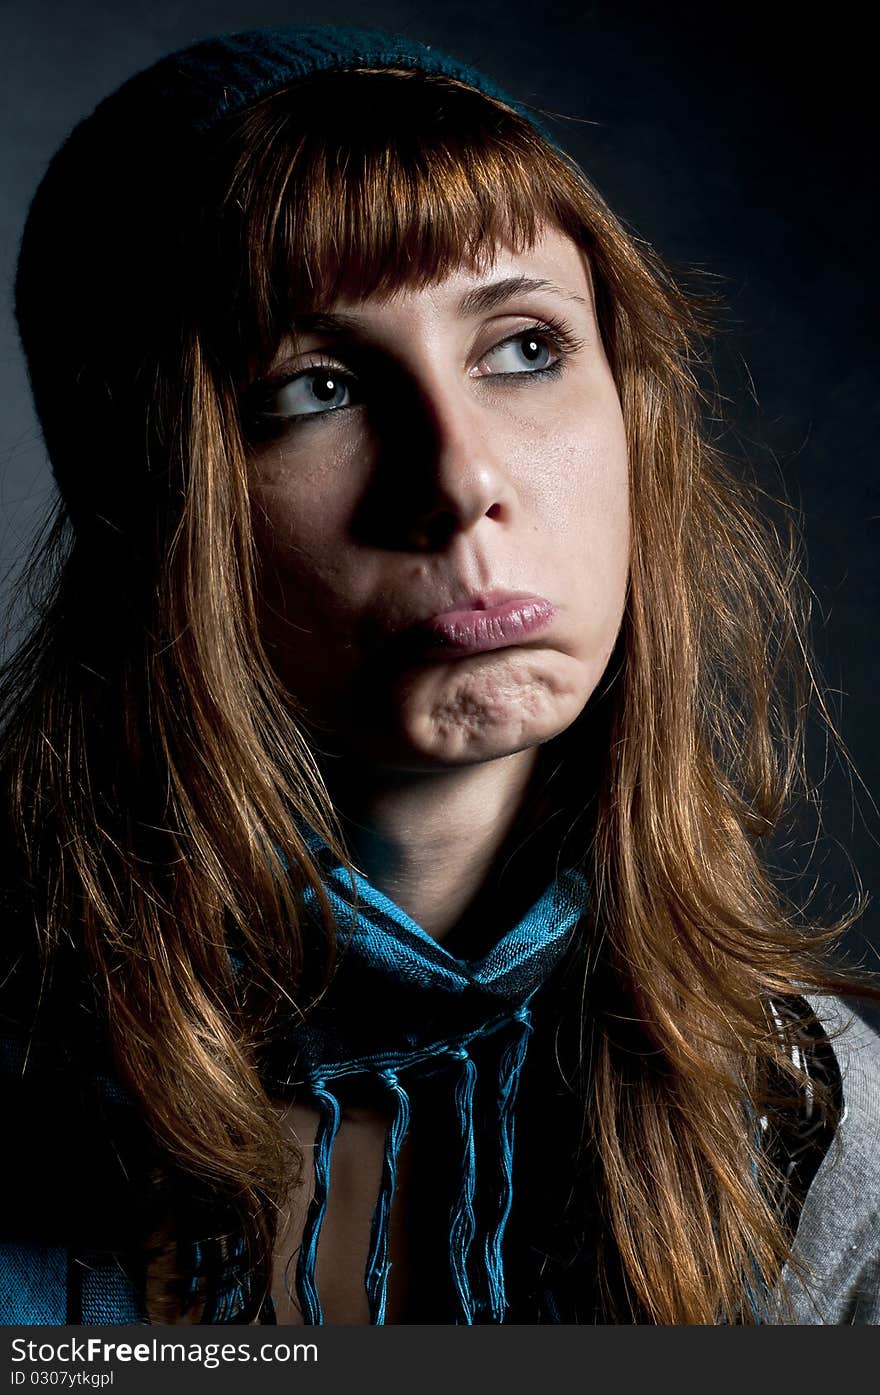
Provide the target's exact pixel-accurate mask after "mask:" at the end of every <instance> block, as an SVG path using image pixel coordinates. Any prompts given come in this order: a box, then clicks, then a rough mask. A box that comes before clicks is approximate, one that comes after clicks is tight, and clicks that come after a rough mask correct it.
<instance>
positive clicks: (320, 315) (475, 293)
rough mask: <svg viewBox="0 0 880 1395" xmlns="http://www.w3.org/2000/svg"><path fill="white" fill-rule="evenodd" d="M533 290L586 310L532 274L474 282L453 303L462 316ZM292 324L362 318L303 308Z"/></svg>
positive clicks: (358, 323)
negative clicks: (479, 282) (469, 288)
mask: <svg viewBox="0 0 880 1395" xmlns="http://www.w3.org/2000/svg"><path fill="white" fill-rule="evenodd" d="M534 291H550V292H551V294H553V295H558V296H561V297H562V299H563V300H569V301H573V302H575V304H577V305H583V306H584V308H585V309H587V310H589V308H590V304H589V301H587V300H585V299H584V297H583V296H581V295H575V293H574V292H573V291H566V290H564V289H563V287H562V286H557V285H556V284H555V282H553V281H546V280H544V279H543V278H536V277H533V276H506V277H505V278H504V279H503V280H502V281H493V282H491V284H490V285H488V286H475V287H474V289H473V290H470V291H467V292H466V293H465V295H463V296H462V298H461V300H460V301H459V302H458V305H457V307H456V309H457V313H458V314H459V316H461V317H462V318H463V319H464V318H469V317H473V316H474V315H480V314H483V315H484V314H486V313H487V311H489V310H494V309H496V307H497V306H499V305H503V304H505V302H507V301H508V300H513V299H514V297H515V296H519V295H529V294H530V293H532V292H534ZM293 328H294V330H295V331H298V332H299V333H308V332H312V333H317V334H340V333H351V332H355V333H357V332H358V331H362V330H363V328H364V322H363V320H362V318H361V317H360V316H359V315H349V314H346V313H344V312H342V311H322V310H312V311H304V312H303V313H302V314H298V315H294V317H293Z"/></svg>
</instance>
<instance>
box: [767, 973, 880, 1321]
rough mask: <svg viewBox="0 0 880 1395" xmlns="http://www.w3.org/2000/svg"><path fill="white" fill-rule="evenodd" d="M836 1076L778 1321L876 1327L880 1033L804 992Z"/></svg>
mask: <svg viewBox="0 0 880 1395" xmlns="http://www.w3.org/2000/svg"><path fill="white" fill-rule="evenodd" d="M808 1002H809V1003H810V1006H811V1007H812V1008H813V1010H814V1012H815V1013H816V1015H817V1017H818V1018H819V1020H820V1021H821V1023H822V1025H823V1026H824V1027H825V1029H826V1031H827V1032H828V1033H829V1034H830V1036H831V1039H832V1046H833V1050H834V1054H835V1057H836V1059H837V1063H838V1066H839V1068H840V1075H841V1081H842V1093H843V1112H842V1115H841V1118H840V1122H839V1125H838V1128H837V1132H836V1135H835V1138H834V1141H833V1143H832V1145H831V1147H830V1148H829V1150H828V1152H827V1154H826V1156H825V1158H824V1159H823V1161H822V1163H821V1165H820V1166H819V1168H818V1170H817V1172H816V1174H815V1177H814V1178H813V1180H812V1183H811V1185H810V1187H809V1190H808V1192H807V1195H806V1197H805V1200H804V1204H803V1207H802V1209H801V1214H800V1219H799V1222H798V1227H797V1232H796V1234H795V1239H794V1244H793V1247H792V1258H793V1261H794V1263H793V1264H789V1265H786V1268H785V1270H784V1271H783V1276H782V1278H783V1284H784V1286H785V1288H786V1290H787V1293H788V1296H789V1300H790V1303H791V1313H790V1315H788V1316H786V1317H784V1318H783V1319H782V1321H784V1322H788V1323H795V1324H798V1325H800V1324H804V1325H807V1324H810V1325H812V1324H825V1323H833V1324H847V1325H849V1324H860V1325H861V1324H878V1325H880V1036H878V1034H877V1032H876V1031H874V1030H873V1028H872V1027H870V1026H869V1025H868V1024H867V1022H865V1021H864V1020H863V1019H862V1018H861V1017H860V1016H859V1015H858V1014H857V1012H856V1011H855V1009H854V1008H853V1007H851V1006H850V1005H849V1004H848V1003H845V1002H844V1001H842V1000H841V999H840V998H835V997H818V996H810V997H809V998H808Z"/></svg>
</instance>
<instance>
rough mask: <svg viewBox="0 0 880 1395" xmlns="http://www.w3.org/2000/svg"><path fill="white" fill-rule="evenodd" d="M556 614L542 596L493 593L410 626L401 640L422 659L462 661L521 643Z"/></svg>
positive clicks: (544, 626)
mask: <svg viewBox="0 0 880 1395" xmlns="http://www.w3.org/2000/svg"><path fill="white" fill-rule="evenodd" d="M555 614H556V607H555V605H553V603H552V601H548V600H547V599H546V597H544V596H536V595H534V594H531V593H526V592H510V591H493V592H488V593H481V594H479V595H477V596H472V597H471V598H470V599H469V600H468V602H467V603H466V604H465V605H464V606H458V607H456V608H455V609H454V610H444V611H442V612H441V613H440V614H438V615H434V616H432V617H431V618H430V619H429V620H425V621H422V622H421V623H420V624H418V625H413V626H412V627H411V628H410V629H408V630H407V631H406V632H405V634H404V636H403V639H404V642H405V646H406V648H407V650H408V651H409V652H410V653H411V654H413V653H414V654H416V655H418V656H419V657H421V658H426V659H431V658H439V659H450V658H463V657H465V656H466V655H468V654H487V653H489V652H490V651H491V650H493V649H506V648H508V647H509V646H510V645H514V644H521V643H523V642H524V641H526V640H528V639H530V638H531V637H532V636H533V635H537V634H540V633H541V631H542V630H546V629H547V627H548V625H549V624H550V623H551V621H552V620H553V617H554V616H555Z"/></svg>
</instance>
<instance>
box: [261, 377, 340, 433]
mask: <svg viewBox="0 0 880 1395" xmlns="http://www.w3.org/2000/svg"><path fill="white" fill-rule="evenodd" d="M353 390H354V378H352V377H351V375H350V374H348V373H343V372H342V371H341V370H340V369H337V368H331V367H329V366H322V365H319V366H317V367H312V368H307V369H304V370H303V371H302V372H300V373H296V374H294V376H293V377H292V378H288V379H287V381H286V382H283V383H279V384H277V385H276V386H274V387H272V388H271V389H268V390H267V391H264V392H263V393H262V394H261V400H260V402H259V403H258V405H257V406H256V409H255V413H254V415H255V418H256V421H257V423H258V424H259V423H260V422H262V423H263V424H265V425H271V424H272V423H273V422H275V423H279V422H288V421H291V420H297V419H299V418H301V417H308V416H322V415H325V414H326V413H329V412H333V411H336V410H337V409H338V408H339V407H350V406H352V405H353V398H354V392H353Z"/></svg>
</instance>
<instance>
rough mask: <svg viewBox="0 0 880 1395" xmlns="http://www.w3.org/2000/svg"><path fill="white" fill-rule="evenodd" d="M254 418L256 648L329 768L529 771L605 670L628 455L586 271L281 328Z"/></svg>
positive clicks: (500, 276)
mask: <svg viewBox="0 0 880 1395" xmlns="http://www.w3.org/2000/svg"><path fill="white" fill-rule="evenodd" d="M296 328H297V330H298V331H299V339H298V344H297V349H296V352H295V353H294V351H293V345H292V343H291V342H290V341H288V342H286V343H284V344H282V345H281V347H280V349H279V352H278V354H277V355H276V358H275V361H274V363H273V365H272V367H271V369H270V373H269V374H268V375H267V378H266V379H264V380H263V383H262V384H261V385H259V386H258V388H257V394H256V397H255V398H253V399H252V402H253V403H255V404H256V405H254V406H253V409H252V410H253V412H254V413H256V415H254V416H252V420H253V422H254V426H253V429H252V435H253V440H254V445H253V451H252V459H251V481H252V486H251V487H252V501H253V505H254V525H255V529H256V537H257V545H258V550H259V556H260V562H261V590H262V600H263V622H262V623H263V626H264V641H265V643H266V645H267V648H268V651H269V653H270V655H271V657H272V660H273V663H274V664H275V667H276V669H277V671H278V673H279V675H280V677H281V678H282V680H283V681H284V682H285V684H286V686H287V687H288V688H289V690H290V691H291V693H292V694H293V695H294V696H295V698H296V699H297V700H298V702H299V704H300V707H301V709H304V711H305V714H306V716H307V718H308V720H309V721H310V722H311V723H312V724H314V726H315V727H316V728H317V730H318V731H319V732H321V733H324V742H323V743H322V744H324V745H325V748H326V747H330V748H334V749H337V750H339V751H341V752H343V753H348V754H351V755H355V756H357V757H358V758H359V759H361V760H366V761H368V762H373V763H378V764H381V765H385V766H388V767H394V768H397V769H409V770H427V769H438V768H447V767H450V766H455V765H462V764H468V763H472V762H479V761H486V760H491V759H493V758H496V757H500V756H506V755H510V754H511V753H513V752H515V751H520V750H524V749H526V748H529V747H535V746H538V745H540V744H541V743H543V742H545V741H547V740H549V739H550V738H551V737H553V736H555V735H557V734H558V733H559V732H561V731H563V730H564V729H565V728H566V727H567V726H568V725H569V724H570V723H571V722H573V721H574V719H575V718H576V717H577V716H578V715H579V713H580V712H581V711H582V710H583V708H584V706H585V704H586V702H587V700H588V699H589V697H590V694H591V693H592V692H593V690H594V688H595V687H596V685H597V684H598V682H599V680H600V678H601V677H602V674H603V671H604V669H605V667H606V665H607V662H608V659H609V657H610V654H611V651H612V648H613V646H614V642H615V638H616V636H617V633H618V630H619V627H620V622H621V618H622V614H623V608H624V602H625V595H626V586H627V576H628V564H629V509H628V473H627V452H626V442H625V435H624V425H623V419H622V415H621V409H620V403H619V401H618V396H617V392H616V389H615V385H614V382H613V379H612V375H611V371H610V368H609V365H608V362H607V359H606V357H605V354H604V351H603V349H602V345H601V342H600V338H599V332H598V326H597V321H596V314H595V308H594V305H593V299H592V288H591V283H590V278H589V274H588V270H587V263H586V258H585V255H584V254H583V253H582V252H581V250H580V249H579V248H578V247H577V246H576V244H575V243H574V242H572V241H571V240H570V239H569V238H568V237H566V236H565V235H563V234H562V233H560V232H558V231H556V230H555V229H550V228H548V229H546V231H545V235H544V236H543V238H542V240H541V241H540V242H538V243H536V245H535V246H534V248H533V249H532V250H531V251H529V252H523V253H515V252H513V251H511V250H510V248H509V247H507V246H504V245H501V246H499V247H498V248H497V257H496V260H495V263H494V265H493V266H491V267H490V268H488V269H481V270H475V269H474V268H472V267H469V266H462V267H460V268H459V269H457V270H456V271H455V272H454V273H453V274H452V275H450V276H449V277H448V278H447V279H446V280H444V281H441V282H439V283H437V284H434V285H432V286H429V287H428V288H426V289H423V290H411V289H404V290H400V291H398V292H396V293H395V294H393V295H390V296H385V297H383V298H378V297H375V296H371V297H369V298H367V299H364V300H360V301H337V302H335V303H334V304H332V305H327V306H322V307H321V316H320V319H318V318H316V317H311V318H310V317H304V318H303V319H302V320H301V321H298V322H297V326H296Z"/></svg>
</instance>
